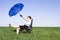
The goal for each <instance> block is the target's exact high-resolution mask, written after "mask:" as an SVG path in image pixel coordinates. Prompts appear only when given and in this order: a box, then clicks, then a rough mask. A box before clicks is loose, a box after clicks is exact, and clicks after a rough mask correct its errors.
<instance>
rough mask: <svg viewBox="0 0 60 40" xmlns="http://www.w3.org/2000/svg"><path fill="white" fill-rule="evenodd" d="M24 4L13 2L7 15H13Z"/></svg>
mask: <svg viewBox="0 0 60 40" xmlns="http://www.w3.org/2000/svg"><path fill="white" fill-rule="evenodd" d="M23 7H24V5H23V4H22V3H17V4H15V5H14V6H13V7H12V8H11V9H10V11H9V16H10V17H12V16H15V15H16V14H18V13H19V12H20V11H21V10H22V9H23Z"/></svg>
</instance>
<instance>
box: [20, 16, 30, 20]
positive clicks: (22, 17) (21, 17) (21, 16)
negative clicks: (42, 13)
mask: <svg viewBox="0 0 60 40" xmlns="http://www.w3.org/2000/svg"><path fill="white" fill-rule="evenodd" d="M20 17H21V18H23V19H24V20H25V21H29V20H27V19H26V18H25V17H23V16H22V15H20Z"/></svg>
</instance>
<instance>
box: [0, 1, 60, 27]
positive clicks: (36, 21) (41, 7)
mask: <svg viewBox="0 0 60 40" xmlns="http://www.w3.org/2000/svg"><path fill="white" fill-rule="evenodd" d="M17 3H23V4H24V7H23V10H22V11H21V12H19V13H18V14H17V15H16V16H13V17H9V15H8V14H9V10H10V8H11V7H12V6H13V5H15V4H17ZM19 14H22V15H23V16H24V17H27V16H29V15H30V16H31V17H32V18H33V26H60V0H0V26H8V25H9V24H11V25H14V26H18V25H23V24H25V21H24V20H23V19H22V18H21V17H20V16H19Z"/></svg>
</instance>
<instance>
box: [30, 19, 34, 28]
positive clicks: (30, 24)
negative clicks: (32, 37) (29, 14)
mask: <svg viewBox="0 0 60 40" xmlns="http://www.w3.org/2000/svg"><path fill="white" fill-rule="evenodd" d="M32 24H33V19H31V24H30V28H32Z"/></svg>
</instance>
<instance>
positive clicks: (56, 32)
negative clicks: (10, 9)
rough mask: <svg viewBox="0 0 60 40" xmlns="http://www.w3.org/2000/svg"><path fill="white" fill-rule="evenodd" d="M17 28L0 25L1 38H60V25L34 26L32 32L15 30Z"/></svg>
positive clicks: (29, 39)
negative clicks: (17, 31)
mask: <svg viewBox="0 0 60 40" xmlns="http://www.w3.org/2000/svg"><path fill="white" fill-rule="evenodd" d="M14 29H15V28H12V27H0V40H60V27H34V28H32V32H31V33H23V32H22V33H20V34H18V35H17V34H16V32H14V31H13V30H14Z"/></svg>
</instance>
